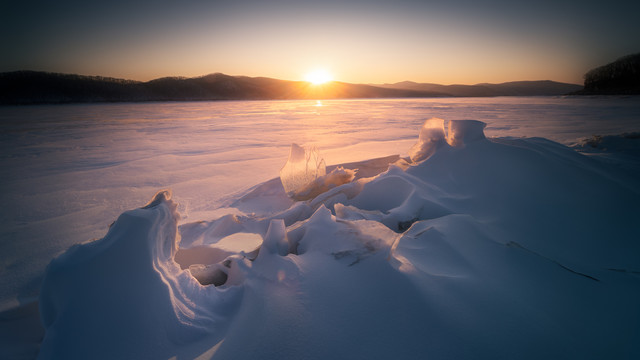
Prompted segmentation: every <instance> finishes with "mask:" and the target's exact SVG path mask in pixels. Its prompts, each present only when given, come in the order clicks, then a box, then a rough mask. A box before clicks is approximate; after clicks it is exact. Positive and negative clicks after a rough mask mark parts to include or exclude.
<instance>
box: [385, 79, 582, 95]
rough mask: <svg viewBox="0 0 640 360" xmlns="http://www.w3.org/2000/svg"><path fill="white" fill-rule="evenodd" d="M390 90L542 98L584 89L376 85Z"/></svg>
mask: <svg viewBox="0 0 640 360" xmlns="http://www.w3.org/2000/svg"><path fill="white" fill-rule="evenodd" d="M376 86H379V87H384V88H388V89H406V90H414V91H428V92H433V93H439V94H444V96H542V95H564V94H567V93H570V92H574V91H577V90H580V89H582V86H580V85H575V84H567V83H560V82H555V81H550V80H543V81H513V82H506V83H502V84H487V83H483V84H476V85H439V84H429V83H415V82H412V81H403V82H399V83H395V84H382V85H376Z"/></svg>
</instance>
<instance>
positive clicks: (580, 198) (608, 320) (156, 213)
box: [0, 98, 640, 359]
mask: <svg viewBox="0 0 640 360" xmlns="http://www.w3.org/2000/svg"><path fill="white" fill-rule="evenodd" d="M518 101H519V103H518ZM129 106H130V107H127V106H124V105H99V106H98V105H90V106H84V105H83V106H75V107H74V106H70V107H66V106H65V107H59V108H55V109H56V111H57V112H58V113H59V114H57V115H55V116H52V117H51V119H49V118H47V117H46V116H44V115H43V114H49V113H50V111H51V109H52V108H53V107H29V108H5V109H2V114H3V116H4V117H5V118H8V119H9V120H6V121H5V123H4V124H3V126H4V128H5V129H8V130H7V131H6V132H3V135H2V136H3V142H2V146H3V153H2V154H3V158H2V161H3V164H4V165H5V168H8V169H11V170H12V171H11V172H9V174H7V175H5V176H4V177H3V179H2V182H3V185H4V188H5V189H7V192H6V193H4V194H2V196H3V200H4V203H5V204H7V206H5V208H4V210H3V215H7V216H3V219H4V220H3V227H2V231H3V232H2V242H1V243H0V246H1V247H2V250H4V251H3V253H2V254H3V255H2V256H3V277H2V287H1V289H2V292H3V293H2V297H3V303H4V304H5V305H4V306H5V308H6V309H9V310H6V311H4V312H3V313H1V314H0V315H2V317H1V318H0V320H1V321H0V323H1V324H2V325H3V326H2V327H0V330H1V331H2V332H1V338H2V341H3V344H2V347H3V349H4V350H3V354H8V355H7V356H6V357H8V356H11V357H13V358H21V357H24V358H31V357H33V356H34V354H35V352H37V351H38V348H37V347H38V341H39V336H41V334H42V330H38V327H37V326H36V325H34V324H33V323H32V320H33V316H32V315H33V314H36V311H35V310H36V309H35V308H34V307H33V306H32V305H33V304H34V303H33V302H31V299H33V296H34V295H36V294H37V292H34V291H33V287H34V286H35V287H36V288H38V287H39V284H40V280H39V275H38V274H41V273H42V267H43V266H44V264H46V263H48V262H49V259H51V258H52V257H53V254H55V252H56V251H58V249H64V248H66V247H67V246H68V245H69V244H74V243H79V242H81V241H82V240H86V239H87V238H89V236H86V237H84V238H82V239H78V237H79V236H85V235H87V234H94V233H95V234H97V236H95V237H101V236H102V235H100V232H101V233H102V234H104V231H105V230H104V229H105V226H106V225H108V224H109V223H111V221H109V220H108V219H109V217H110V216H113V218H114V217H115V215H110V214H113V212H114V211H117V212H121V211H122V210H121V207H124V206H127V207H129V208H135V207H137V206H140V205H137V206H136V205H133V204H134V203H135V202H138V204H143V203H144V201H142V200H140V198H141V197H142V196H143V195H144V193H147V194H148V195H147V196H150V194H149V192H150V190H151V189H153V188H155V189H158V188H164V187H171V188H172V189H173V192H174V194H175V200H176V201H174V200H172V199H171V195H170V193H169V192H165V191H161V192H159V193H158V194H157V195H156V196H155V197H154V198H153V199H152V201H151V202H150V203H149V204H148V205H147V206H145V207H143V208H139V209H136V210H130V211H125V212H124V213H123V214H122V215H121V216H119V217H118V220H117V221H116V222H115V223H113V224H112V225H111V226H110V227H109V231H108V233H107V235H106V236H104V237H103V238H102V239H101V240H99V241H93V242H89V243H87V244H84V245H75V246H72V247H71V248H70V249H69V250H67V251H66V252H65V253H64V254H63V255H61V256H59V257H58V258H56V259H55V260H54V261H53V262H51V264H50V265H49V267H48V270H47V275H46V277H45V279H44V282H43V285H42V291H41V292H40V294H39V298H40V302H39V307H40V313H41V314H40V315H41V316H42V321H43V324H44V326H45V327H46V335H45V337H44V341H43V342H42V345H41V348H40V358H44V359H46V358H171V357H174V356H175V357H177V358H195V357H198V356H200V357H201V358H216V359H217V358H222V359H224V358H233V359H237V358H256V357H257V358H318V359H321V358H328V357H345V358H346V357H354V358H390V357H393V358H396V357H404V358H424V357H426V356H427V355H428V356H429V357H431V358H469V357H473V358H477V357H491V358H514V357H516V358H541V357H569V358H605V357H606V358H635V357H637V356H640V349H639V346H638V344H640V335H639V334H640V325H639V324H640V308H638V306H637V304H638V303H640V301H639V300H640V282H639V281H640V279H639V278H640V277H639V276H638V274H639V273H640V265H639V261H638V259H640V245H639V244H638V239H640V236H639V235H640V234H639V232H638V229H637V226H634V225H635V224H637V220H638V218H639V216H638V215H640V210H639V206H638V204H639V202H638V200H640V199H639V197H640V194H639V192H638V190H637V189H640V186H638V185H640V184H638V182H639V181H640V180H639V176H638V167H637V166H636V165H637V162H635V163H634V162H633V161H625V162H623V165H624V166H620V163H619V162H616V159H617V157H616V156H605V157H602V156H599V155H601V154H602V152H598V151H596V150H597V149H596V150H590V152H591V153H592V154H595V155H593V156H584V155H581V154H580V153H578V152H576V151H575V150H573V149H571V148H568V147H565V146H563V145H560V144H559V143H556V142H552V141H549V140H545V139H542V138H519V136H521V135H542V136H545V137H548V138H551V139H554V140H556V141H562V142H563V143H565V144H572V143H575V142H577V140H578V139H579V138H585V137H589V136H591V134H593V133H600V134H613V133H623V132H626V131H638V130H640V129H638V114H639V113H640V112H639V111H638V109H639V108H640V105H638V102H637V101H631V100H629V99H618V98H614V99H611V98H607V99H590V100H586V99H573V98H570V99H556V98H541V99H537V98H520V99H462V100H460V99H455V100H449V99H445V100H442V99H438V100H411V101H408V100H407V101H405V100H400V101H394V100H385V101H336V102H327V103H326V106H323V107H313V109H311V106H310V105H309V104H306V103H304V102H255V103H247V102H238V103H228V104H227V106H228V107H229V108H230V109H226V110H225V111H228V113H225V114H223V115H220V116H219V117H218V115H216V116H213V115H205V114H206V111H208V110H207V109H208V108H207V107H208V106H211V107H214V108H215V107H216V106H219V104H215V103H214V104H209V103H198V104H158V105H155V109H154V111H151V110H150V109H149V108H148V105H145V104H141V105H137V106H140V108H136V105H129ZM363 106H366V111H363V110H362V109H363ZM220 109H221V108H216V110H218V111H219V112H224V111H220ZM223 109H224V108H223ZM291 109H293V110H291ZM96 110H99V111H103V112H107V113H108V116H106V115H101V116H102V119H104V120H103V123H102V124H101V125H100V130H101V131H99V129H98V128H95V127H93V126H92V121H95V120H94V119H83V118H82V117H83V116H89V115H88V114H93V113H94V111H96ZM530 110H533V111H532V112H529V113H528V114H526V116H525V113H524V112H526V111H530ZM162 111H166V113H167V114H166V118H162V116H159V113H161V112H162ZM178 111H180V112H182V113H183V115H182V116H183V118H182V119H183V121H184V123H177V122H176V121H175V119H173V118H172V117H173V116H175V115H176V112H178ZM270 111H272V113H273V114H271V115H269V112H270ZM323 111H326V113H322V112H323ZM25 112H26V113H29V112H31V113H36V114H39V115H38V116H40V118H39V119H38V121H36V122H32V123H30V122H28V121H26V122H24V121H23V122H19V121H17V120H16V121H12V116H13V117H15V115H14V114H24V113H25ZM472 112H475V113H476V115H475V116H474V115H473V114H471V113H472ZM425 113H428V115H429V116H434V115H436V116H437V115H439V116H441V117H444V118H476V119H480V120H483V121H484V122H486V123H487V124H488V125H487V126H486V132H487V134H488V135H489V136H496V135H499V136H501V137H500V138H495V137H492V138H490V139H487V138H485V136H484V134H483V132H482V128H483V127H484V124H482V123H480V122H477V121H450V122H448V124H446V125H448V126H447V127H445V126H444V125H445V123H446V122H443V121H435V125H434V121H431V124H430V125H429V126H428V128H429V131H430V136H429V137H426V135H425V136H423V135H422V132H421V133H420V137H419V138H418V143H417V144H414V146H413V147H412V146H411V145H412V143H415V142H416V141H415V139H416V137H417V136H416V135H417V134H416V133H417V132H418V129H419V128H420V125H421V122H424V119H425V117H429V116H424V114H425ZM531 113H535V114H540V115H541V116H543V115H545V114H546V115H549V114H552V115H551V116H547V118H544V117H543V118H542V119H541V120H540V121H527V122H524V121H523V119H524V118H527V116H530V115H531ZM605 113H606V114H608V116H609V117H610V118H615V119H616V122H613V123H606V124H603V120H602V119H603V118H605V116H603V114H605ZM151 114H152V115H151ZM229 114H233V120H234V121H228V120H225V116H228V117H229V120H231V118H232V116H230V115H229ZM313 114H315V115H313ZM362 114H365V116H366V118H367V120H370V121H369V122H366V121H364V122H363V121H361V120H362V116H363V115H362ZM418 114H421V115H418ZM447 115H453V116H447ZM509 115H512V116H511V117H509ZM60 116H62V117H78V118H77V119H72V121H71V122H65V121H61V120H62V118H61V117H60ZM310 116H317V117H316V120H318V119H321V120H323V121H327V122H328V123H327V124H325V123H322V124H313V123H310V122H308V118H309V117H310ZM145 117H148V119H145ZM276 117H279V118H280V117H281V118H283V119H286V120H291V121H284V120H277V121H275V120H274V121H271V122H269V121H267V120H268V119H269V118H271V119H273V118H276ZM213 118H215V121H217V122H220V124H215V125H214V121H212V119H213ZM505 118H506V119H507V120H504V119H505ZM258 119H267V120H264V122H263V123H260V122H258V121H256V120H258ZM304 119H307V120H306V121H307V122H305V120H304ZM559 120H563V121H561V122H560V123H558V122H559ZM332 121H333V122H332ZM565 121H568V123H569V125H568V126H567V125H566V123H565ZM554 122H555V123H554ZM294 123H295V124H294ZM144 124H146V125H144ZM398 124H404V125H403V126H401V127H400V126H398ZM143 125H144V126H143ZM152 125H153V126H152ZM251 125H253V126H254V127H255V128H251ZM565 126H566V127H565ZM598 126H600V128H599V129H602V130H601V131H592V130H593V129H598ZM572 127H573V129H571V128H572ZM234 128H235V129H234ZM132 129H135V133H133V134H131V133H130V132H131V130H132ZM256 129H257V130H256ZM445 129H446V130H445ZM531 129H535V131H533V132H532V130H531ZM576 129H579V131H577V130H576ZM105 130H106V132H105ZM248 130H252V131H254V132H253V133H251V131H248ZM225 131H227V133H225V134H217V135H218V137H215V136H214V137H211V135H212V134H211V133H212V132H213V133H216V132H225ZM256 131H257V132H259V133H265V134H270V135H266V136H263V137H260V136H256V135H257V132H256ZM572 131H573V132H572ZM245 133H246V134H245ZM141 134H142V135H141ZM292 135H293V136H292ZM305 137H306V139H307V140H309V141H305ZM225 139H227V140H225ZM231 139H233V140H231ZM291 139H296V141H299V142H300V143H302V144H305V146H306V145H310V146H317V147H318V148H319V149H320V151H321V155H322V156H323V157H324V158H325V159H326V160H327V163H329V164H336V163H345V164H343V167H344V168H343V171H344V170H353V169H356V168H357V169H358V171H357V172H356V173H355V174H354V175H355V178H354V180H353V181H352V182H350V183H347V184H343V185H339V186H330V187H331V188H330V189H328V191H326V192H324V193H322V194H319V195H318V196H315V197H314V198H313V199H309V200H307V201H294V200H292V199H291V198H289V197H288V196H287V195H286V193H285V191H284V189H283V187H282V184H281V182H280V179H277V178H276V179H273V180H268V179H269V178H271V177H273V176H274V175H276V174H278V169H279V168H280V167H282V164H283V162H284V159H286V151H287V148H288V146H289V145H290V141H291ZM426 139H429V141H428V142H427V141H426ZM433 139H436V141H432V140H433ZM625 139H626V138H625ZM5 140H6V141H5ZM231 141H237V142H238V144H233V143H232V142H231ZM607 141H610V140H607ZM611 141H614V142H615V139H614V140H611ZM429 142H430V143H437V146H435V147H429V146H425V144H428V143H429ZM202 144H208V145H210V148H206V147H203V146H202ZM580 146H581V145H577V148H578V149H580ZM626 148H627V147H625V149H626ZM118 149H119V150H118ZM257 149H259V151H256V150H257ZM323 149H327V151H324V150H323ZM410 149H417V150H416V152H415V153H420V154H422V155H420V156H410V157H405V158H404V159H400V158H399V157H398V156H390V157H386V158H381V159H372V160H370V161H361V160H363V159H369V158H376V157H380V156H383V155H389V154H394V153H395V154H400V155H402V156H405V155H412V154H413V153H414V151H413V150H410ZM105 150H106V151H105ZM422 150H424V151H422ZM427 150H428V151H427ZM56 151H57V153H56ZM635 154H637V152H636V153H635ZM625 156H628V157H629V156H630V157H631V158H633V156H634V155H629V153H625ZM628 157H627V158H626V159H627V160H628V159H629V158H628ZM636 158H637V157H636ZM27 159H31V160H32V161H31V162H30V161H26V160H27ZM603 159H604V160H606V161H602V160H603ZM348 162H352V163H350V164H348ZM390 163H393V165H391V166H389V164H390ZM634 164H635V165H634ZM332 169H335V167H331V166H329V167H327V171H331V170H332ZM221 179H227V180H221ZM267 180H268V181H267ZM260 182H262V183H261V184H260V185H258V186H255V187H253V188H251V189H249V187H250V186H251V185H252V184H255V183H260ZM132 184H136V185H135V186H138V187H132ZM215 184H222V185H221V186H219V187H216V186H215ZM334 185H337V184H334ZM247 189H248V190H247ZM178 194H182V195H180V196H179V195H178ZM100 202H101V203H102V205H100V206H98V205H96V204H97V203H100ZM178 203H181V205H178ZM217 209H220V210H217ZM179 214H182V219H180V218H181V216H180V215H179ZM79 220H81V221H79ZM203 220H204V221H203ZM65 237H66V238H65ZM10 239H11V240H13V241H8V240H10ZM234 243H235V244H234ZM65 244H67V245H66V246H65ZM259 244H262V245H261V247H260V249H259V250H256V249H255V247H256V245H259ZM36 245H37V246H36ZM192 274H193V275H194V276H195V277H194V276H192ZM5 275H10V276H5ZM201 283H209V284H210V285H202V284H201ZM216 285H218V286H216ZM15 299H18V300H19V301H20V302H22V303H23V304H25V305H24V306H21V307H19V308H16V307H15V305H12V304H14V301H15ZM11 328H13V329H16V331H11V330H10V329H11ZM18 329H19V330H18ZM15 341H19V342H20V341H21V342H22V345H25V346H24V347H23V348H18V347H15V346H9V344H10V343H12V342H15ZM34 351H35V352H34ZM29 354H31V355H29Z"/></svg>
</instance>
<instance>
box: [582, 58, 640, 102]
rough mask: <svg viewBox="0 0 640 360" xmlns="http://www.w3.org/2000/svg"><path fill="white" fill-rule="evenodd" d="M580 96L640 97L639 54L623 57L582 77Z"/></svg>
mask: <svg viewBox="0 0 640 360" xmlns="http://www.w3.org/2000/svg"><path fill="white" fill-rule="evenodd" d="M577 94H582V95H599V94H601V95H640V53H637V54H633V55H627V56H624V57H622V58H620V59H618V60H616V61H614V62H612V63H609V64H607V65H604V66H600V67H597V68H595V69H592V70H590V71H589V72H587V73H586V74H585V75H584V89H583V90H581V91H579V92H577Z"/></svg>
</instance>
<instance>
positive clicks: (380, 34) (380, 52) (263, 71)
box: [0, 0, 640, 84]
mask: <svg viewBox="0 0 640 360" xmlns="http://www.w3.org/2000/svg"><path fill="white" fill-rule="evenodd" d="M638 14H640V2H638V1H628V0H609V1H602V0H598V1H590V0H587V1H568V0H553V1H546V0H538V1H527V2H521V1H513V0H494V1H472V0H449V1H428V0H424V1H417V0H415V1H409V0H396V1H376V0H369V1H365V0H359V1H358V0H355V1H336V0H323V1H304V0H297V1H292V0H282V1H278V0H274V1H265V0H262V1H259V0H253V1H231V0H225V1H212V0H209V1H206V0H191V1H190V0H186V1H177V0H112V1H90V0H82V1H81V0H58V1H50V0H35V1H17V0H13V1H5V2H3V3H2V5H0V31H1V32H2V34H3V35H2V37H1V39H2V40H1V41H2V45H3V46H2V49H3V51H2V52H3V54H2V56H1V57H0V71H13V70H21V69H30V70H43V71H54V72H65V73H78V74H84V75H103V76H112V77H120V78H128V79H136V80H150V79H153V78H157V77H162V76H199V75H205V74H209V73H213V72H223V73H226V74H230V75H248V76H267V77H274V78H280V79H288V80H302V79H304V76H305V74H306V73H308V72H309V71H312V70H314V69H316V68H324V69H326V70H327V71H329V72H330V73H332V74H333V76H334V78H335V79H336V80H341V81H347V82H354V83H384V82H398V81H403V80H413V81H418V82H434V83H442V84H452V83H464V84H473V83H479V82H504V81H512V80H543V79H550V80H557V81H566V82H573V83H582V75H583V74H584V73H585V72H586V71H587V70H589V69H590V68H592V67H595V66H598V65H603V64H604V63H607V62H610V61H613V60H615V59H616V58H618V57H620V56H623V55H627V54H631V53H637V52H639V51H640V21H638Z"/></svg>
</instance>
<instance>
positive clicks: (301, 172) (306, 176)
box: [280, 144, 327, 196]
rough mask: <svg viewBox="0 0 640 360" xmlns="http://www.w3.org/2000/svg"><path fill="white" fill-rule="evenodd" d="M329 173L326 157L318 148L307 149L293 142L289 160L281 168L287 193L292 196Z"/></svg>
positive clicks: (281, 176)
mask: <svg viewBox="0 0 640 360" xmlns="http://www.w3.org/2000/svg"><path fill="white" fill-rule="evenodd" d="M326 173H327V169H326V165H325V163H324V159H321V158H320V157H319V155H318V149H316V148H315V147H312V148H310V149H305V148H303V147H302V146H299V145H297V144H291V150H290V151H289V160H287V163H286V164H285V165H284V167H283V168H282V169H280V181H282V186H284V191H285V192H286V193H287V195H289V196H292V195H293V194H295V193H296V192H298V190H300V189H302V188H303V187H304V186H306V185H307V184H309V183H311V182H313V181H314V180H315V179H317V178H318V177H320V176H324V175H326Z"/></svg>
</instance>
